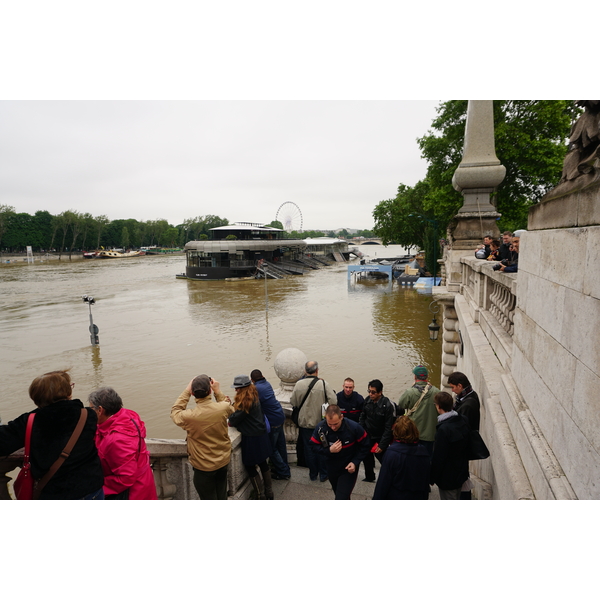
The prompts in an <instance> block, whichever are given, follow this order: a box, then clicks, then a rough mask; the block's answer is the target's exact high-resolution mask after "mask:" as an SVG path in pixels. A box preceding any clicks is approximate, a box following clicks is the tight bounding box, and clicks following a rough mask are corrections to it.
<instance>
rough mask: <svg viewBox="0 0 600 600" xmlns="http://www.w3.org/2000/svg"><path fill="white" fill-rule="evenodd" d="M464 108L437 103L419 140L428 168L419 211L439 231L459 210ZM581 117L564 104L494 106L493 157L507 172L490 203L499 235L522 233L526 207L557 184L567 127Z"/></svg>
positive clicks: (505, 103)
mask: <svg viewBox="0 0 600 600" xmlns="http://www.w3.org/2000/svg"><path fill="white" fill-rule="evenodd" d="M467 105H468V103H467V101H466V100H452V101H449V102H443V103H441V104H440V106H439V107H438V108H437V112H438V116H437V117H436V118H435V119H434V121H433V123H432V128H433V131H428V132H427V134H426V135H424V136H423V137H422V138H420V139H419V140H418V144H419V148H420V149H421V154H422V156H423V158H425V160H427V162H428V163H429V166H428V168H427V175H426V179H427V180H428V181H429V193H428V195H427V197H426V198H425V200H424V205H423V208H424V209H425V210H431V211H433V212H434V214H435V216H436V218H437V219H438V220H440V222H441V223H440V224H441V226H443V227H444V229H445V227H446V225H447V224H448V222H449V220H450V219H451V218H452V217H453V216H454V215H455V214H456V213H457V212H458V209H459V208H460V207H461V206H462V196H461V194H459V193H458V192H457V191H456V190H455V189H454V188H453V187H452V176H453V175H454V172H455V171H456V169H457V168H458V165H459V164H460V161H461V160H462V151H463V144H464V134H465V124H466V115H467ZM580 113H581V109H579V108H578V107H576V106H575V103H574V102H572V101H568V100H495V101H494V129H495V131H494V134H495V143H496V155H497V157H498V159H499V160H500V162H501V163H502V164H503V165H504V166H505V167H506V177H505V178H504V181H503V182H502V183H501V184H500V185H499V186H498V189H497V191H496V193H495V194H494V195H493V197H492V202H494V204H495V205H496V207H497V210H498V212H500V213H501V214H502V218H501V219H500V222H499V226H500V228H501V229H512V230H514V229H520V228H525V227H526V226H527V211H528V209H529V207H530V206H532V205H533V204H535V203H536V202H539V201H540V199H541V198H542V196H543V195H544V194H545V193H546V192H548V191H549V190H550V189H551V188H552V187H554V186H555V185H556V184H557V183H558V181H559V180H560V177H561V172H562V162H563V160H564V157H565V154H566V151H567V144H566V141H567V138H568V135H569V130H570V127H571V123H572V122H573V120H574V119H576V118H577V116H578V115H579V114H580Z"/></svg>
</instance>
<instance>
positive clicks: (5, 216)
mask: <svg viewBox="0 0 600 600" xmlns="http://www.w3.org/2000/svg"><path fill="white" fill-rule="evenodd" d="M14 214H15V207H14V206H9V205H8V204H0V255H2V236H3V235H4V233H5V232H6V230H7V229H8V223H9V221H10V217H11V216H12V215H14Z"/></svg>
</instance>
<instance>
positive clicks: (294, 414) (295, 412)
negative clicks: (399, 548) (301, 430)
mask: <svg viewBox="0 0 600 600" xmlns="http://www.w3.org/2000/svg"><path fill="white" fill-rule="evenodd" d="M317 381H319V379H318V378H317V377H315V378H314V379H313V380H312V381H311V383H310V385H309V386H308V390H306V395H305V396H304V398H303V399H302V402H301V403H300V406H294V407H293V408H292V423H294V425H295V426H296V427H300V426H299V425H298V418H299V417H300V410H301V408H302V407H303V406H304V403H305V402H306V399H307V398H308V395H309V394H310V392H311V390H312V389H313V388H314V387H315V383H317Z"/></svg>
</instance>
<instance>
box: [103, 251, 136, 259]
mask: <svg viewBox="0 0 600 600" xmlns="http://www.w3.org/2000/svg"><path fill="white" fill-rule="evenodd" d="M145 254H146V253H145V252H144V251H143V250H131V251H130V252H117V251H116V250H101V251H100V252H98V255H97V256H96V258H132V257H134V256H144V255H145Z"/></svg>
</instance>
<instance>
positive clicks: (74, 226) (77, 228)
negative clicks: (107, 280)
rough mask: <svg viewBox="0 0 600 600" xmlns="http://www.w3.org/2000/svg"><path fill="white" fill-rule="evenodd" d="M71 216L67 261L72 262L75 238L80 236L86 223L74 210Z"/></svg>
mask: <svg viewBox="0 0 600 600" xmlns="http://www.w3.org/2000/svg"><path fill="white" fill-rule="evenodd" d="M72 213H73V216H72V217H70V219H71V233H72V237H71V247H70V248H69V260H72V258H71V255H72V254H73V248H74V247H75V242H77V238H78V237H79V235H80V234H81V232H82V231H83V230H84V229H85V226H86V223H85V218H84V216H83V215H82V214H80V213H78V212H77V211H76V210H74V211H72Z"/></svg>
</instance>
